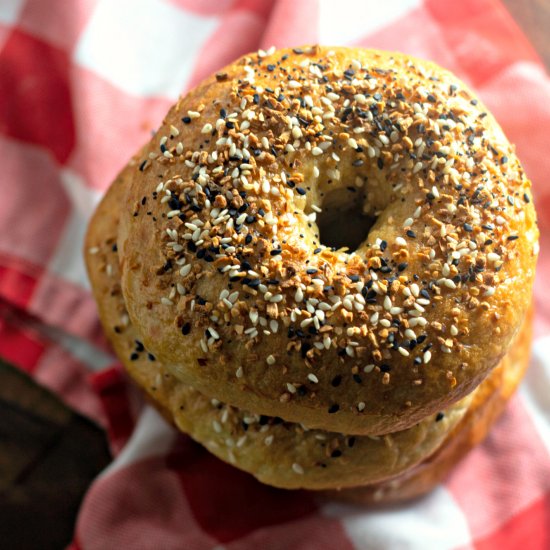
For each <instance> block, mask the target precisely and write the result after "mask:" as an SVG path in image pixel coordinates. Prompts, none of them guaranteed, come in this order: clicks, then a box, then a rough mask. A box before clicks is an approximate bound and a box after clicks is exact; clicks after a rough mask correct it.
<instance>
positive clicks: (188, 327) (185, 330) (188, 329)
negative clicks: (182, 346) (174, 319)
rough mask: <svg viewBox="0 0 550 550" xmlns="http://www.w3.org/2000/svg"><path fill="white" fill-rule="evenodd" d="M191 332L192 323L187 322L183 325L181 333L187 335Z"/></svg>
mask: <svg viewBox="0 0 550 550" xmlns="http://www.w3.org/2000/svg"><path fill="white" fill-rule="evenodd" d="M190 332H191V323H185V325H183V326H182V327H181V333H182V334H183V335H184V336H187V335H188V334H189V333H190Z"/></svg>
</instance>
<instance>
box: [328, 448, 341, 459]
mask: <svg viewBox="0 0 550 550" xmlns="http://www.w3.org/2000/svg"><path fill="white" fill-rule="evenodd" d="M340 456H342V451H340V450H339V449H334V451H332V453H330V457H331V458H338V457H340Z"/></svg>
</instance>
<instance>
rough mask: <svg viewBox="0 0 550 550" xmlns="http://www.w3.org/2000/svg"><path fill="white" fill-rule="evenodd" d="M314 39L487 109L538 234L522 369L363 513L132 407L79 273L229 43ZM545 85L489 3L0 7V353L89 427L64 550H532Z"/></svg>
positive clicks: (545, 210) (135, 1)
mask: <svg viewBox="0 0 550 550" xmlns="http://www.w3.org/2000/svg"><path fill="white" fill-rule="evenodd" d="M313 42H320V43H324V44H353V45H361V46H367V47H374V48H382V49H389V50H399V51H403V52H406V53H410V54H414V55H417V56H419V57H424V58H427V59H432V60H434V61H436V62H437V63H439V64H441V65H442V66H444V67H447V68H448V69H450V70H452V71H454V72H455V73H456V74H457V75H458V76H459V77H461V78H462V79H463V80H465V81H466V82H467V83H468V84H470V85H471V86H472V87H473V88H474V89H475V90H476V91H477V92H478V93H479V94H480V96H481V97H482V98H483V100H484V101H485V102H486V103H487V105H488V106H489V107H490V109H491V110H492V112H493V113H494V114H495V115H496V118H497V119H498V120H499V122H500V123H501V125H502V126H503V128H504V130H505V132H506V133H507V135H508V136H509V137H510V139H511V141H513V142H514V143H516V144H517V150H518V154H519V156H520V158H521V159H522V161H523V163H524V166H525V168H526V170H527V173H528V174H529V176H530V177H531V179H532V180H533V182H534V188H535V198H536V203H537V207H538V213H539V217H540V226H541V233H542V240H541V259H540V263H539V271H538V279H537V282H536V285H535V286H536V288H535V292H536V306H537V318H536V338H535V343H534V348H533V358H532V364H531V367H530V369H529V372H528V374H527V377H526V379H525V381H524V382H523V384H522V386H521V388H520V390H519V392H518V394H517V395H516V397H515V398H514V399H513V400H512V401H511V403H510V404H509V406H508V408H507V412H506V414H505V415H504V416H503V418H502V419H501V420H500V421H499V422H498V424H497V425H496V426H495V428H494V430H493V431H492V433H491V435H490V437H489V438H488V439H487V440H486V441H485V443H484V444H483V445H481V446H480V447H479V448H477V449H475V450H474V451H473V452H472V453H470V455H469V456H468V457H467V458H466V459H465V460H464V461H463V463H462V464H461V465H460V466H459V467H458V468H457V469H456V470H455V472H454V473H453V474H452V475H451V476H450V477H449V478H448V479H447V481H446V482H445V484H444V485H442V486H440V487H439V488H437V489H436V490H435V491H434V492H433V493H432V494H430V495H429V496H427V497H425V498H423V499H421V500H419V501H417V502H415V503H412V504H409V505H406V506H398V507H392V508H388V509H384V510H380V511H365V510H362V509H359V508H355V507H351V506H343V505H340V504H337V503H320V502H319V501H317V500H316V499H315V498H314V497H313V496H312V495H311V494H309V493H307V492H289V491H281V490H276V489H273V488H270V487H267V486H264V485H261V484H260V483H258V482H256V481H255V480H254V479H253V478H252V477H251V476H249V475H247V474H244V473H242V472H240V471H238V470H236V469H234V468H231V467H230V466H228V465H226V464H224V463H222V462H220V461H219V460H217V459H216V458H214V457H213V456H211V455H209V454H208V453H207V452H206V451H204V450H203V449H202V447H200V446H199V445H197V444H195V443H193V442H192V441H191V440H190V439H189V438H187V437H185V436H183V435H179V434H177V433H176V432H175V431H174V430H173V429H172V428H171V427H169V426H168V425H167V424H166V423H165V422H164V421H163V420H162V419H161V418H160V417H159V415H158V414H157V413H156V412H154V411H153V410H152V409H151V408H150V407H147V406H144V405H143V403H142V402H141V401H140V399H139V397H138V396H137V393H136V392H135V390H134V389H133V388H132V386H131V385H130V384H128V383H127V380H126V378H125V377H124V375H123V374H122V372H121V369H120V367H119V366H118V365H117V363H116V360H115V358H114V357H113V355H112V353H111V352H110V351H109V348H108V346H107V345H106V343H105V341H104V339H103V337H102V336H101V331H100V328H99V324H98V319H97V313H96V309H95V306H94V303H93V300H92V298H91V295H90V292H89V287H88V283H87V281H86V276H85V272H84V267H83V262H82V257H81V246H82V238H83V234H84V231H85V227H86V224H87V221H88V219H89V217H90V215H91V213H92V211H93V208H94V205H95V204H96V203H97V201H98V199H99V197H100V196H101V194H102V193H103V192H104V191H105V189H106V188H107V186H108V185H109V182H110V181H111V180H112V179H113V177H114V175H115V174H116V173H117V171H118V170H119V168H121V167H122V166H123V165H124V164H125V162H126V160H127V159H128V158H129V157H130V156H131V155H132V153H134V151H136V150H137V148H138V147H139V146H140V145H141V144H142V143H144V142H145V141H147V139H148V137H149V135H150V132H151V130H152V129H153V128H155V126H156V125H158V124H159V122H160V121H161V119H162V116H163V115H164V113H165V112H166V111H167V109H168V107H169V106H170V105H171V103H173V102H174V100H175V99H176V98H177V97H178V94H179V93H180V92H182V91H183V90H185V89H188V88H189V87H190V86H192V85H194V84H196V83H197V82H198V81H199V80H200V79H201V78H203V77H204V76H206V75H207V74H209V73H211V72H213V71H215V70H217V69H219V68H220V67H222V66H223V65H224V64H226V63H228V62H230V61H232V60H233V59H235V58H236V57H238V56H240V55H241V54H244V53H246V52H248V51H252V50H256V49H258V48H268V47H269V46H271V45H272V44H274V45H276V46H279V47H282V46H292V45H299V44H303V43H313ZM549 145H550V78H549V77H548V75H547V74H546V73H545V71H544V68H543V66H542V65H541V63H540V61H539V60H538V58H537V56H536V54H535V53H534V51H533V49H532V48H531V46H530V45H529V43H528V42H527V41H526V39H525V38H524V36H523V35H522V34H521V32H520V31H519V29H518V28H517V27H516V25H515V24H514V22H513V21H512V19H511V17H510V16H509V14H508V13H507V12H506V11H505V10H504V8H503V7H502V5H501V4H500V3H499V2H498V0H384V1H382V2H378V1H374V0H366V1H356V2H353V1H347V0H339V1H334V0H332V1H331V0H300V1H297V0H265V1H254V0H201V1H195V0H165V1H161V0H71V1H70V2H67V1H66V0H1V1H0V159H1V162H0V173H1V178H0V190H1V194H0V197H1V198H0V355H2V356H4V357H5V358H6V359H8V360H10V361H12V362H13V363H15V364H17V365H19V366H20V367H21V368H22V369H24V370H26V371H27V372H30V373H31V374H32V375H33V376H34V377H35V378H36V380H38V381H39V382H40V383H42V384H44V385H46V386H48V387H50V388H52V389H53V390H54V391H55V392H57V393H58V394H59V395H60V396H61V397H62V398H63V399H64V400H65V401H66V402H67V403H68V404H69V405H71V406H73V407H74V408H76V409H77V410H79V411H81V412H83V413H84V414H86V415H88V416H89V417H91V418H94V419H96V420H97V421H98V422H99V423H101V424H102V425H103V426H105V428H106V429H107V430H108V433H109V437H110V442H111V446H112V450H113V452H114V454H115V457H116V458H115V460H114V461H113V463H112V464H111V465H110V466H109V468H107V470H106V471H104V472H103V473H102V474H101V475H100V477H99V478H98V479H97V480H96V481H95V482H94V483H93V485H92V486H91V487H90V489H89V491H88V493H87V495H86V497H85V499H84V502H83V504H82V507H81V510H80V514H79V517H78V521H77V524H76V529H75V535H74V543H73V548H74V549H80V548H82V549H86V550H88V549H96V548H97V549H107V548H132V549H133V550H139V549H149V548H159V549H167V550H169V549H203V548H204V549H213V548H217V549H221V548H224V549H227V550H230V549H231V550H237V549H241V550H248V549H256V548H262V549H275V548H284V549H287V548H300V549H316V550H317V549H323V548H327V549H328V548H330V549H348V548H349V549H374V548H376V549H386V548H389V549H392V548H414V549H416V548H418V549H421V550H426V549H430V548H434V549H447V548H449V549H451V548H452V549H458V548H461V549H466V548H475V549H479V550H481V549H491V550H492V549H498V550H502V549H516V548H520V547H521V548H525V549H526V550H531V549H539V548H540V549H542V548H546V549H548V548H550V293H548V291H547V289H546V288H545V284H544V281H545V278H546V276H550V187H549V186H548V185H547V184H546V183H545V182H546V179H545V178H546V177H548V174H550V155H549V154H548V148H549Z"/></svg>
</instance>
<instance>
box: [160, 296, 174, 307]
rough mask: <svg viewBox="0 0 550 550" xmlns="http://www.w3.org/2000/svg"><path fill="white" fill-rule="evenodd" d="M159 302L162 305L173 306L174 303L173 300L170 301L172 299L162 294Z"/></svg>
mask: <svg viewBox="0 0 550 550" xmlns="http://www.w3.org/2000/svg"><path fill="white" fill-rule="evenodd" d="M160 303H161V304H162V305H164V306H173V305H174V302H172V300H170V299H169V298H166V297H165V296H163V297H162V298H161V299H160Z"/></svg>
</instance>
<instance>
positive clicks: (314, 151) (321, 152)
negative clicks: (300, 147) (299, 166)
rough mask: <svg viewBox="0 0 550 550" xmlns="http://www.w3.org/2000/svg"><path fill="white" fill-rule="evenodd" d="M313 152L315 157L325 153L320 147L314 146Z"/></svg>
mask: <svg viewBox="0 0 550 550" xmlns="http://www.w3.org/2000/svg"><path fill="white" fill-rule="evenodd" d="M311 154H312V155H313V156H314V157H318V156H319V155H322V154H323V150H322V149H321V148H320V147H314V148H313V149H312V150H311Z"/></svg>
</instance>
